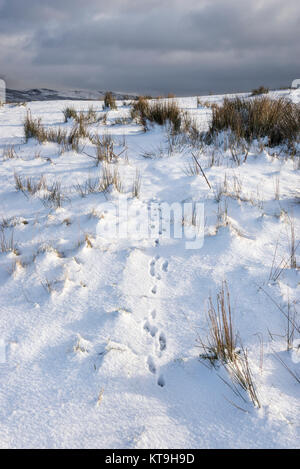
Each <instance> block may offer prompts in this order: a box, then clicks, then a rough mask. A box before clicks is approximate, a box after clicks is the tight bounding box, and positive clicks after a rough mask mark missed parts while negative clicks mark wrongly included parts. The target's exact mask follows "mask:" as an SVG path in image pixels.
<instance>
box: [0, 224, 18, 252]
mask: <svg viewBox="0 0 300 469" xmlns="http://www.w3.org/2000/svg"><path fill="white" fill-rule="evenodd" d="M0 252H3V253H5V252H13V253H14V254H15V255H16V256H17V255H19V251H18V249H17V246H16V244H15V242H14V232H13V230H12V232H11V235H10V237H8V236H6V235H5V232H4V230H3V229H1V230H0Z"/></svg>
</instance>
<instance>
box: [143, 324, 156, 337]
mask: <svg viewBox="0 0 300 469" xmlns="http://www.w3.org/2000/svg"><path fill="white" fill-rule="evenodd" d="M144 329H145V331H147V332H149V334H150V335H151V336H152V337H155V335H156V333H157V327H155V326H151V324H150V323H149V321H146V322H145V324H144Z"/></svg>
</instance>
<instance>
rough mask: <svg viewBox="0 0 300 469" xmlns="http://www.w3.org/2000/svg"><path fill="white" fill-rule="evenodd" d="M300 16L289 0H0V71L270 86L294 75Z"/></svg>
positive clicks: (139, 83) (102, 83)
mask: <svg viewBox="0 0 300 469" xmlns="http://www.w3.org/2000/svg"><path fill="white" fill-rule="evenodd" d="M299 26H300V12H299V8H298V2H297V1H294V0H289V1H287V2H286V3H285V4H284V5H283V4H282V3H281V2H279V1H278V0H265V1H261V0H254V1H252V2H244V1H237V0H227V1H221V0H216V1H214V2H212V1H204V0H203V1H201V0H197V1H195V0H185V1H182V0H181V1H177V0H173V1H168V0H161V1H157V0H146V1H145V0H143V1H137V0H131V1H125V0H122V1H119V0H113V1H111V2H110V3H108V2H106V1H105V2H104V1H99V0H97V1H94V0H86V1H85V2H83V1H79V0H65V1H64V3H63V5H61V3H60V2H59V1H57V0H51V1H50V0H45V1H41V0H39V1H38V0H27V1H26V2H23V1H18V0H9V1H3V0H2V1H1V0H0V40H1V38H3V41H4V44H7V43H8V44H9V43H10V44H11V45H8V46H7V51H5V50H3V51H2V52H1V49H0V66H1V68H0V73H2V71H3V72H4V74H5V75H6V79H7V81H8V82H9V81H11V82H13V83H14V86H19V87H24V86H27V87H28V86H48V87H50V86H51V87H53V88H55V87H80V88H96V89H115V90H123V91H126V90H127V91H132V92H135V91H136V92H140V93H143V92H157V93H166V92H168V91H173V92H175V93H177V94H196V93H202V92H207V91H209V90H210V89H211V90H213V91H215V92H223V91H233V90H246V89H251V88H253V87H254V86H257V85H259V84H261V83H263V84H266V85H269V86H271V87H276V86H281V85H283V84H289V83H290V82H291V80H292V79H293V78H297V76H298V75H300V70H299V64H298V60H297V58H298V57H299V55H300V45H299ZM5 38H6V39H7V38H9V41H6V40H5ZM7 56H9V60H7ZM20 69H21V72H22V73H21V74H20V73H19V72H20ZM17 76H18V77H19V78H18V79H17V78H16V77H17ZM31 76H32V77H33V78H30V77H31ZM21 77H22V78H21Z"/></svg>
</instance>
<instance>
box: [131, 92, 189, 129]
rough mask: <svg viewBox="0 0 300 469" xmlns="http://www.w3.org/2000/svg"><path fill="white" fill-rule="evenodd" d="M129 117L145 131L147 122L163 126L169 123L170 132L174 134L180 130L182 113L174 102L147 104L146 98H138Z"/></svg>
mask: <svg viewBox="0 0 300 469" xmlns="http://www.w3.org/2000/svg"><path fill="white" fill-rule="evenodd" d="M131 117H132V118H133V119H136V120H138V121H139V123H140V124H141V125H142V126H143V127H144V129H145V130H146V129H147V121H149V122H152V123H155V124H158V125H164V124H166V123H167V122H169V123H170V124H171V126H172V130H173V131H174V132H175V133H176V132H179V131H180V129H181V124H182V113H181V111H180V109H179V107H178V106H177V104H176V103H175V102H170V101H167V102H159V101H158V102H151V103H150V102H149V100H147V99H146V98H144V97H142V96H140V97H139V99H138V100H137V101H136V102H135V103H134V104H133V106H132V109H131Z"/></svg>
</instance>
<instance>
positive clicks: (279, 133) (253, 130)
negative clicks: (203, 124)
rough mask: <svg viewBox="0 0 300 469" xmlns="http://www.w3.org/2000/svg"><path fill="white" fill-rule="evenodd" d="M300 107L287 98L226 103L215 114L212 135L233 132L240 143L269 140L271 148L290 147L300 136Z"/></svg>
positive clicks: (216, 109) (234, 100)
mask: <svg viewBox="0 0 300 469" xmlns="http://www.w3.org/2000/svg"><path fill="white" fill-rule="evenodd" d="M299 128H300V107H299V105H297V104H294V103H291V102H290V101H288V100H285V99H284V98H280V99H274V100H273V99H270V98H268V97H261V98H254V99H252V100H243V99H240V98H235V99H233V100H230V99H227V98H226V99H224V102H223V105H222V106H219V107H215V108H213V110H212V123H211V126H210V132H209V134H210V135H214V134H216V133H218V132H220V131H222V130H231V131H232V132H233V133H234V134H235V137H236V138H237V139H238V140H242V139H244V140H247V141H248V142H251V141H252V140H253V139H255V138H257V139H261V138H264V137H268V140H269V145H270V146H276V145H279V144H280V143H291V142H293V141H295V140H296V139H297V138H298V136H299Z"/></svg>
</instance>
